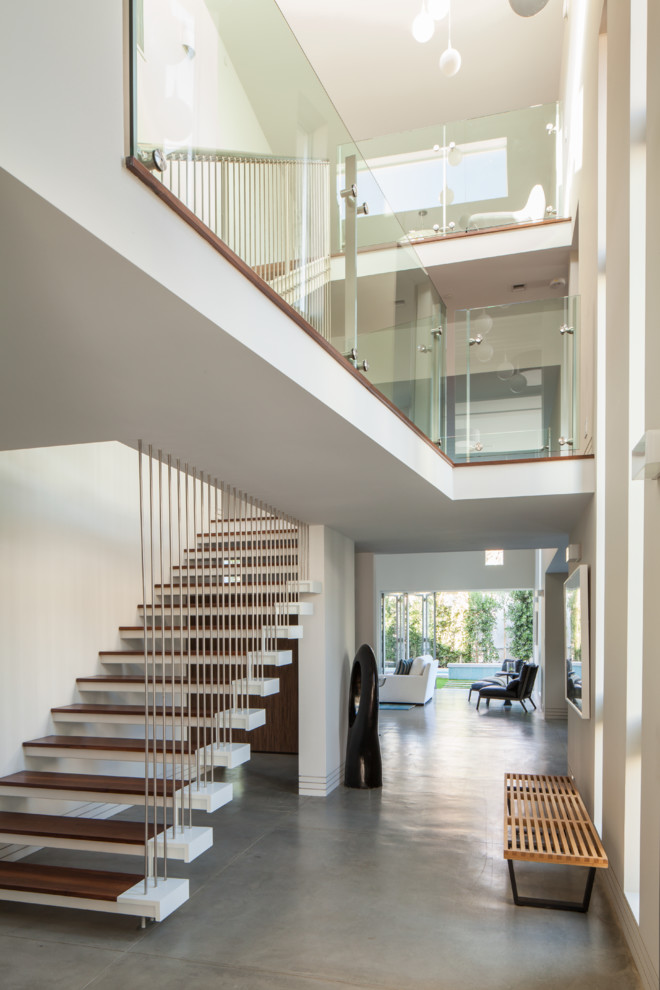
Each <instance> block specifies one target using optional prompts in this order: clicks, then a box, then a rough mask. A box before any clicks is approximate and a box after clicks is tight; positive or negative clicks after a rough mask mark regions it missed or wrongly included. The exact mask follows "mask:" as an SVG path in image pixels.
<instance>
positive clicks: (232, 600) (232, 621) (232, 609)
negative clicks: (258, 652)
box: [228, 488, 241, 714]
mask: <svg viewBox="0 0 660 990" xmlns="http://www.w3.org/2000/svg"><path fill="white" fill-rule="evenodd" d="M237 515H238V497H237V493H236V489H235V488H232V514H231V525H230V531H231V543H230V545H231V546H233V552H232V557H231V561H232V583H231V587H230V593H229V598H228V601H229V608H228V618H229V626H230V629H233V631H234V644H235V646H234V649H235V660H236V665H235V667H234V676H233V677H232V679H231V690H232V708H235V709H236V713H237V714H238V710H239V705H238V684H237V680H238V677H239V663H240V656H241V639H240V635H239V628H238V615H237V609H236V587H237V584H238V553H240V546H239V545H238V539H237V534H236V530H237V525H236V518H237ZM232 590H233V597H232Z"/></svg>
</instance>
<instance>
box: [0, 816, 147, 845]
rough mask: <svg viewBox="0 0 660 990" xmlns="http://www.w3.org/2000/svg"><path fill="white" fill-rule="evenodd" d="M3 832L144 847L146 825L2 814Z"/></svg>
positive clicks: (108, 820)
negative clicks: (121, 843)
mask: <svg viewBox="0 0 660 990" xmlns="http://www.w3.org/2000/svg"><path fill="white" fill-rule="evenodd" d="M157 830H158V832H159V833H160V832H162V831H163V825H158V826H157ZM0 832H10V833H12V834H13V835H17V836H18V835H38V836H44V837H46V836H48V837H52V838H60V839H77V840H81V841H84V840H86V839H87V840H89V841H96V842H123V843H130V844H131V845H136V846H141V845H144V822H130V821H115V820H114V819H113V818H70V817H66V816H65V817H62V816H61V815H29V814H25V813H20V812H13V811H0ZM149 835H150V836H152V835H153V825H150V826H149Z"/></svg>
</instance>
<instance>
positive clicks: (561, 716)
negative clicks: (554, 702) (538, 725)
mask: <svg viewBox="0 0 660 990" xmlns="http://www.w3.org/2000/svg"><path fill="white" fill-rule="evenodd" d="M543 718H545V719H547V720H548V721H549V720H550V719H558V720H561V721H563V722H566V721H567V720H568V710H567V708H566V705H562V707H561V708H544V709H543Z"/></svg>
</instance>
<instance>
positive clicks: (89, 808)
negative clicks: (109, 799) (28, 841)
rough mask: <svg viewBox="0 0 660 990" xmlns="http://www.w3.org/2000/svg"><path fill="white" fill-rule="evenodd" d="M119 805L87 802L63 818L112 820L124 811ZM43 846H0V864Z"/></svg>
mask: <svg viewBox="0 0 660 990" xmlns="http://www.w3.org/2000/svg"><path fill="white" fill-rule="evenodd" d="M124 807H125V806H124V805H121V804H98V802H97V803H96V804H94V803H91V802H89V801H87V802H85V804H80V805H78V807H77V808H74V809H73V811H67V813H66V815H62V817H63V818H112V816H113V815H116V814H117V812H119V811H123V810H124ZM40 849H43V846H19V845H0V862H3V861H4V862H7V863H16V862H17V861H18V860H19V859H25V857H26V856H31V855H32V854H33V853H36V852H39V850H40Z"/></svg>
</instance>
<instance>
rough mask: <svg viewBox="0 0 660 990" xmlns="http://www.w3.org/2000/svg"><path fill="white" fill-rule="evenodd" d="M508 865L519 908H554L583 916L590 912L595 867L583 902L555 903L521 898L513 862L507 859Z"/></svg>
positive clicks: (588, 878) (514, 897) (592, 867)
mask: <svg viewBox="0 0 660 990" xmlns="http://www.w3.org/2000/svg"><path fill="white" fill-rule="evenodd" d="M507 863H508V865H509V880H510V881H511V892H512V894H513V903H514V904H516V905H518V907H539V908H554V909H555V910H557V911H579V912H580V913H581V914H586V912H587V911H588V910H589V902H590V901H591V892H592V890H593V889H594V880H595V878H596V867H595V866H591V867H589V875H588V876H587V884H586V886H585V888H584V897H583V898H582V901H554V900H550V899H548V898H545V897H521V896H520V894H519V893H518V885H517V883H516V875H515V873H514V871H513V860H512V859H507Z"/></svg>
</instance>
